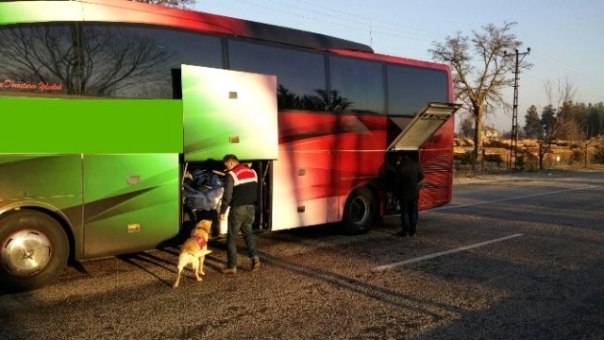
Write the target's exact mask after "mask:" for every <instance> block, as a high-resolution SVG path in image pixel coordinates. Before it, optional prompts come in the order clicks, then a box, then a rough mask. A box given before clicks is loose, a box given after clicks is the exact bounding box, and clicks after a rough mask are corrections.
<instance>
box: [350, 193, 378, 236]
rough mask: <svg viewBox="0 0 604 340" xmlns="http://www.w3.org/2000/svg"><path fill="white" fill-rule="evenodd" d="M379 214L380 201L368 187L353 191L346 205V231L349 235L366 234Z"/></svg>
mask: <svg viewBox="0 0 604 340" xmlns="http://www.w3.org/2000/svg"><path fill="white" fill-rule="evenodd" d="M377 215H378V202H377V199H376V198H375V195H374V194H373V193H372V192H371V190H369V189H368V188H359V189H356V190H355V191H353V192H352V193H351V194H350V196H348V199H347V200H346V205H345V206H344V216H343V217H342V222H343V223H344V231H345V232H346V234H348V235H358V234H364V233H366V232H368V231H369V229H370V228H371V225H372V224H374V223H375V221H376V220H377Z"/></svg>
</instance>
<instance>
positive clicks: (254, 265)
mask: <svg viewBox="0 0 604 340" xmlns="http://www.w3.org/2000/svg"><path fill="white" fill-rule="evenodd" d="M258 270H260V259H253V260H252V271H253V272H257V271H258Z"/></svg>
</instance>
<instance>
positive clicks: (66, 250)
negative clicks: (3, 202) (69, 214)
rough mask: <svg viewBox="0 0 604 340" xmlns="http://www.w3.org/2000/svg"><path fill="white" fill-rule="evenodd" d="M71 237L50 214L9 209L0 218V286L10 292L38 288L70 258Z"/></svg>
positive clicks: (50, 279)
mask: <svg viewBox="0 0 604 340" xmlns="http://www.w3.org/2000/svg"><path fill="white" fill-rule="evenodd" d="M71 243H72V238H71V236H70V233H68V232H67V231H66V229H65V227H64V225H62V223H61V222H60V221H59V220H58V219H57V218H56V216H53V214H52V213H51V212H47V211H43V210H40V209H25V208H21V209H18V210H12V211H10V212H7V213H5V214H3V215H2V216H0V283H1V284H2V286H3V287H7V288H8V289H9V290H11V291H28V290H34V289H37V288H40V287H42V286H44V285H46V284H48V283H49V282H51V281H53V280H54V279H56V277H57V276H59V275H60V274H61V273H62V272H63V270H64V269H65V267H66V265H67V262H68V260H69V258H70V253H71V251H70V249H73V248H72V247H71Z"/></svg>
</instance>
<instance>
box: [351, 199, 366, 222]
mask: <svg viewBox="0 0 604 340" xmlns="http://www.w3.org/2000/svg"><path fill="white" fill-rule="evenodd" d="M368 216H369V204H368V203H367V201H366V200H365V199H363V197H356V198H355V199H354V200H353V201H352V202H351V204H350V220H351V221H352V222H353V223H358V224H362V223H363V222H365V220H366V219H367V217H368Z"/></svg>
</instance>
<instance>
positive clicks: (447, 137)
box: [419, 119, 454, 210]
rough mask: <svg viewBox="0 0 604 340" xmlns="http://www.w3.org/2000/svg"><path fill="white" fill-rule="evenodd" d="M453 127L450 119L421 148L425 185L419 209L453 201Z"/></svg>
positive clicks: (421, 163)
mask: <svg viewBox="0 0 604 340" xmlns="http://www.w3.org/2000/svg"><path fill="white" fill-rule="evenodd" d="M453 128H454V121H453V119H449V121H448V122H447V123H445V125H443V126H442V127H441V128H440V129H438V131H437V132H436V133H435V134H434V136H433V137H432V138H431V139H430V140H429V141H428V142H427V143H426V145H425V146H424V148H422V149H420V166H421V167H422V170H423V172H424V176H425V178H424V186H423V188H422V189H421V191H420V199H419V209H420V210H427V209H431V208H435V207H439V206H442V205H445V204H448V203H449V202H451V199H452V191H453Z"/></svg>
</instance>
